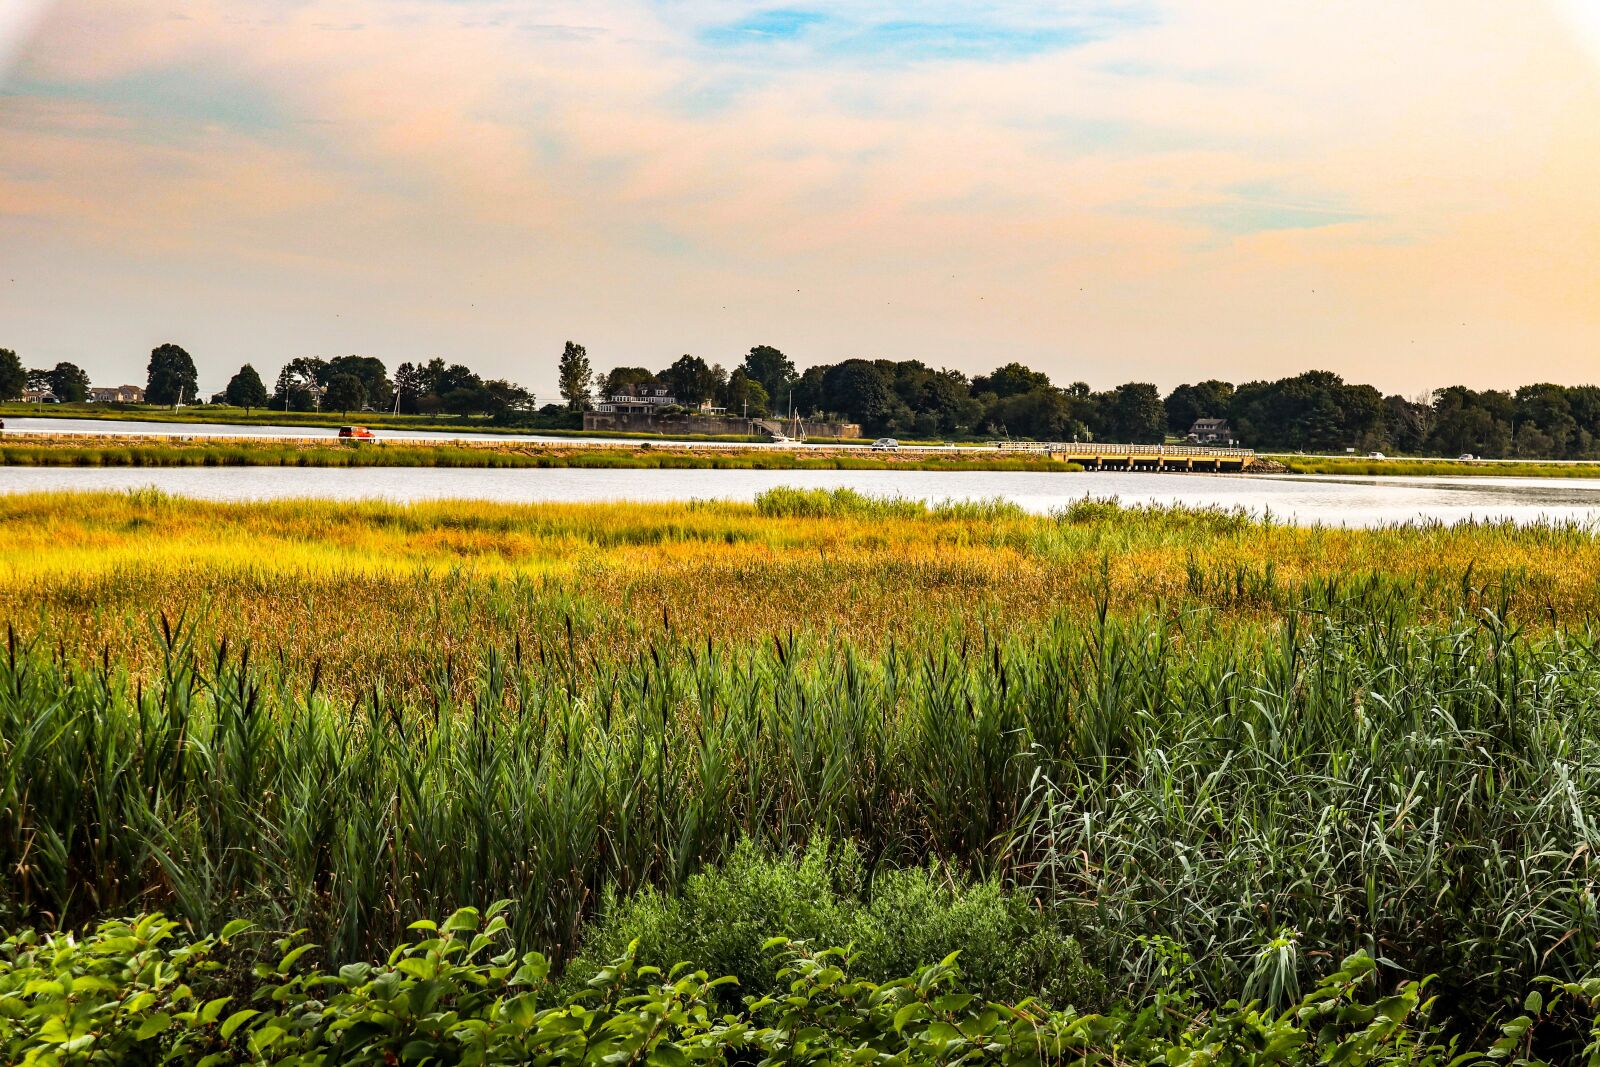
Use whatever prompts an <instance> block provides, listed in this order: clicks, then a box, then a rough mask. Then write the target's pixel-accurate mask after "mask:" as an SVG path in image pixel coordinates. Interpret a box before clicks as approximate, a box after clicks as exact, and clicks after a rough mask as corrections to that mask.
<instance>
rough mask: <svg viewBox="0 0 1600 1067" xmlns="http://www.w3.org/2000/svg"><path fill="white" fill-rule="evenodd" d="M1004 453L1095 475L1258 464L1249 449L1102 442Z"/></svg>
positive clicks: (1023, 446)
mask: <svg viewBox="0 0 1600 1067" xmlns="http://www.w3.org/2000/svg"><path fill="white" fill-rule="evenodd" d="M994 447H995V448H997V449H999V450H1000V451H1002V452H1044V453H1047V454H1048V455H1049V456H1050V458H1051V459H1059V460H1063V461H1070V462H1073V463H1081V464H1083V466H1084V467H1085V468H1086V469H1088V470H1092V471H1212V472H1218V471H1242V470H1247V469H1249V467H1250V465H1251V464H1252V463H1254V462H1255V458H1256V454H1255V451H1254V450H1253V449H1249V448H1206V447H1204V446H1196V445H1118V444H1111V443H1102V442H1099V441H1089V442H1080V441H1072V442H1068V443H1063V442H1045V441H999V442H996V443H995V446H994Z"/></svg>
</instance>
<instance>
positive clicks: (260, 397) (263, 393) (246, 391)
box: [222, 363, 267, 413]
mask: <svg viewBox="0 0 1600 1067" xmlns="http://www.w3.org/2000/svg"><path fill="white" fill-rule="evenodd" d="M222 397H223V399H224V400H226V401H227V402H228V403H230V404H232V405H233V406H234V407H236V408H244V409H245V411H246V412H247V413H248V412H249V411H250V409H251V408H259V407H265V406H266V404H267V387H266V386H265V385H263V384H262V382H261V375H259V374H257V373H256V369H255V368H254V367H252V366H251V365H250V364H248V363H246V364H245V365H244V366H242V367H240V368H239V373H238V374H235V375H234V376H233V377H232V378H229V379H228V387H227V388H226V389H225V390H223V393H222Z"/></svg>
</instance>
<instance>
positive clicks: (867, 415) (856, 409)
mask: <svg viewBox="0 0 1600 1067" xmlns="http://www.w3.org/2000/svg"><path fill="white" fill-rule="evenodd" d="M823 396H824V398H825V401H826V404H827V407H828V409H829V410H831V411H839V412H843V413H844V414H845V415H847V416H849V417H850V419H851V420H852V421H854V422H858V423H860V424H861V425H862V426H863V427H864V428H865V429H866V430H867V431H868V432H870V433H877V432H879V431H881V430H883V429H886V428H887V426H888V424H889V420H890V419H892V418H893V417H894V415H895V411H896V409H897V408H898V407H899V406H900V398H899V397H898V396H896V395H895V391H894V387H893V386H892V385H891V384H890V382H889V380H888V379H887V378H886V377H885V376H884V373H883V371H882V369H881V368H879V367H878V366H877V365H876V364H874V363H869V362H868V361H867V360H864V359H847V360H845V361H844V362H843V363H840V364H838V365H837V366H835V367H833V368H832V369H830V370H829V371H828V372H827V374H826V375H825V376H824V378H823Z"/></svg>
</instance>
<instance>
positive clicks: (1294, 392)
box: [561, 343, 1600, 459]
mask: <svg viewBox="0 0 1600 1067" xmlns="http://www.w3.org/2000/svg"><path fill="white" fill-rule="evenodd" d="M630 386H644V387H648V386H662V387H665V388H666V390H667V391H668V393H669V394H670V395H672V396H673V397H675V398H677V400H678V401H679V402H680V403H682V404H683V405H685V406H687V407H693V406H695V405H698V404H699V403H700V402H702V401H704V400H712V401H714V402H715V403H717V404H718V405H720V406H723V407H726V408H727V409H728V410H729V411H730V412H737V413H744V412H746V411H747V412H748V414H750V415H751V416H752V417H761V416H766V415H769V414H773V415H780V416H785V415H788V414H789V413H791V412H793V413H794V414H796V415H800V416H802V417H805V418H840V419H845V420H848V421H851V422H856V423H859V424H860V425H861V428H862V430H863V431H864V432H866V433H868V434H873V435H877V434H894V435H903V436H918V437H934V436H942V437H958V436H981V437H1003V436H1012V437H1022V438H1034V439H1045V440H1055V441H1067V440H1080V441H1090V440H1106V441H1118V442H1129V443H1134V444H1156V443H1160V442H1161V441H1164V440H1168V439H1171V438H1183V437H1184V436H1186V435H1187V434H1188V433H1189V431H1190V428H1191V427H1192V426H1193V425H1194V423H1195V421H1196V420H1198V419H1202V418H1213V419H1223V420H1226V421H1227V422H1228V424H1229V426H1230V428H1231V430H1232V432H1233V435H1234V436H1235V437H1236V438H1237V439H1238V440H1239V441H1240V443H1241V444H1244V445H1248V446H1249V447H1252V448H1257V449H1262V450H1274V451H1306V452H1327V451H1340V450H1343V449H1347V448H1354V449H1356V450H1358V451H1364V452H1365V451H1385V452H1397V453H1406V454H1413V455H1446V456H1452V455H1461V454H1468V453H1470V454H1472V455H1475V456H1487V457H1492V458H1503V457H1527V458H1551V459H1597V458H1600V387H1597V386H1592V385H1581V386H1563V385H1554V384H1549V383H1541V384H1535V385H1527V386H1523V387H1522V388H1520V389H1517V390H1515V391H1514V392H1513V391H1502V390H1496V389H1486V390H1473V389H1469V388H1467V387H1465V386H1459V385H1457V386H1450V387H1448V388H1445V389H1440V390H1437V391H1435V392H1433V393H1430V394H1428V395H1426V396H1423V397H1418V398H1407V397H1404V396H1400V395H1397V394H1391V395H1385V394H1384V393H1382V392H1380V391H1379V390H1378V389H1376V388H1375V387H1373V386H1370V385H1357V384H1353V383H1349V382H1346V381H1345V380H1344V379H1343V378H1341V377H1340V376H1339V375H1337V374H1334V373H1332V372H1331V371H1307V372H1305V373H1303V374H1297V375H1293V376H1290V377H1286V378H1280V379H1277V380H1273V381H1251V382H1245V383H1243V384H1240V385H1234V384H1233V383H1231V382H1224V381H1219V380H1215V379H1213V380H1208V381H1202V382H1195V383H1186V384H1183V385H1180V386H1178V387H1176V388H1175V389H1173V390H1171V391H1170V392H1168V393H1167V394H1166V395H1165V396H1163V395H1162V393H1161V392H1160V390H1159V389H1157V387H1156V386H1155V385H1153V384H1151V383H1149V382H1128V383H1125V384H1123V385H1119V386H1117V387H1115V388H1113V389H1108V390H1103V391H1096V390H1094V389H1091V388H1090V387H1089V386H1088V385H1086V384H1085V383H1083V382H1073V383H1071V384H1069V385H1066V386H1058V385H1056V384H1055V383H1054V382H1052V381H1051V379H1050V377H1049V375H1047V374H1046V373H1045V372H1043V371H1038V370H1033V369H1032V368H1029V367H1027V366H1024V365H1023V364H1021V363H1007V364H1005V365H1004V366H1001V367H997V368H996V369H995V370H993V371H991V372H990V373H988V374H979V375H974V376H971V377H968V376H967V375H965V374H963V373H961V372H960V371H954V370H949V369H938V370H936V369H934V368H932V367H929V366H928V365H927V364H925V363H922V362H921V361H919V360H900V361H895V360H883V359H879V360H866V359H847V360H845V361H843V362H841V363H835V364H820V365H817V366H812V367H808V368H806V369H805V370H804V371H801V370H799V368H797V367H796V365H795V363H794V361H793V360H791V359H789V357H787V356H785V355H784V354H783V353H782V352H781V351H779V350H778V349H776V348H773V347H771V346H769V345H757V346H756V347H754V348H752V349H750V351H749V353H748V354H747V355H746V356H745V357H744V359H743V361H742V362H741V363H740V364H739V365H738V366H736V367H735V368H734V369H733V370H732V371H726V370H724V369H723V368H722V367H720V366H717V365H714V364H712V365H708V364H707V363H706V361H705V360H703V359H700V358H699V357H696V356H688V355H686V356H682V357H680V358H679V359H678V360H676V361H675V362H673V363H672V364H670V365H669V366H667V367H665V368H663V369H660V370H656V371H652V370H649V369H648V368H645V367H637V366H621V367H616V368H614V369H612V370H611V371H609V372H607V373H605V374H595V373H594V372H593V371H592V368H591V366H590V363H589V360H588V355H587V353H586V352H585V351H584V349H583V347H582V346H581V345H574V344H571V343H569V344H568V346H567V349H566V351H565V352H564V353H563V355H562V357H561V392H562V396H563V397H564V398H565V399H566V401H567V404H568V406H569V408H571V409H572V410H584V409H585V408H587V407H588V406H589V405H590V404H591V403H592V402H593V400H594V394H595V393H596V392H598V394H599V395H600V396H601V397H610V396H615V395H618V394H620V393H623V392H624V391H625V390H626V389H627V388H628V387H630Z"/></svg>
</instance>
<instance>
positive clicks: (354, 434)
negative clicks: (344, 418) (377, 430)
mask: <svg viewBox="0 0 1600 1067" xmlns="http://www.w3.org/2000/svg"><path fill="white" fill-rule="evenodd" d="M339 437H340V439H341V440H345V441H376V440H377V439H378V438H377V435H376V434H374V433H373V432H372V431H371V430H369V429H367V428H366V427H365V426H341V427H339Z"/></svg>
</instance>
